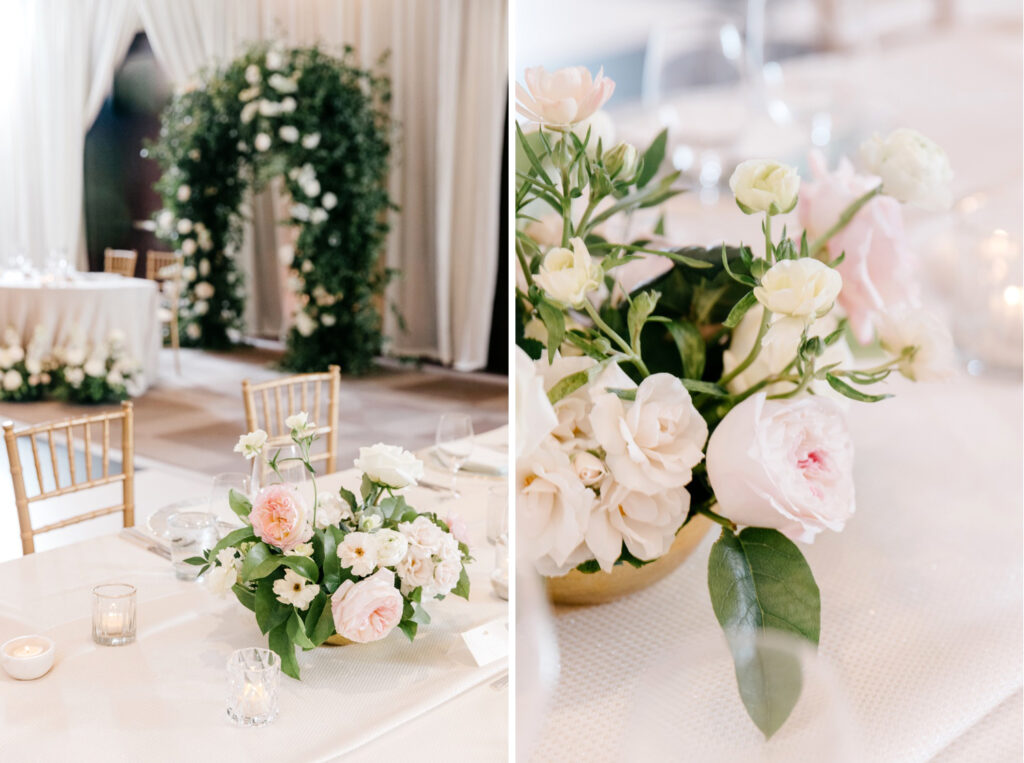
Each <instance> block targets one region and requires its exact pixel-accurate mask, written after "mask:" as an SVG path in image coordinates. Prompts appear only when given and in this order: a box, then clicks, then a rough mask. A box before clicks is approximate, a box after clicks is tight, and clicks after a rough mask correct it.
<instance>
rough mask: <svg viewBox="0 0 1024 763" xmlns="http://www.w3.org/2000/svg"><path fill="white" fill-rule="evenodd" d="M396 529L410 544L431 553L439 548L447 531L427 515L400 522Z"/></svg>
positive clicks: (435, 552)
mask: <svg viewBox="0 0 1024 763" xmlns="http://www.w3.org/2000/svg"><path fill="white" fill-rule="evenodd" d="M398 531H399V532H400V533H401V534H402V535H404V536H405V539H406V540H407V541H408V542H409V545H411V546H417V547H419V548H422V549H423V550H424V551H428V552H430V553H431V554H437V553H438V552H439V551H440V550H441V545H442V544H443V543H444V538H445V536H446V535H448V533H446V532H445V531H444V530H442V529H441V528H440V527H438V526H437V525H435V524H434V523H433V522H432V521H430V519H429V518H428V517H423V516H420V517H416V519H414V520H413V521H412V522H402V523H400V524H399V525H398Z"/></svg>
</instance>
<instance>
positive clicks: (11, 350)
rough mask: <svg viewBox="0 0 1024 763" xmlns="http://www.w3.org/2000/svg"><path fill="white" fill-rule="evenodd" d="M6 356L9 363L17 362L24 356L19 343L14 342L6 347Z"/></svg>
mask: <svg viewBox="0 0 1024 763" xmlns="http://www.w3.org/2000/svg"><path fill="white" fill-rule="evenodd" d="M7 357H8V358H9V359H10V362H11V364H13V363H18V362H20V361H21V360H23V359H24V358H25V351H24V350H23V349H21V346H20V345H17V344H15V345H12V346H11V347H8V348H7Z"/></svg>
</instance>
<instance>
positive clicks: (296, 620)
mask: <svg viewBox="0 0 1024 763" xmlns="http://www.w3.org/2000/svg"><path fill="white" fill-rule="evenodd" d="M291 610H292V613H291V614H290V615H289V616H288V625H287V628H286V630H287V632H288V638H290V639H291V640H292V643H293V644H295V646H297V647H299V648H301V649H314V648H316V644H314V643H313V642H312V641H310V640H309V636H307V635H306V626H305V625H304V624H303V622H302V618H301V617H299V612H298V610H297V609H295V607H292V608H291Z"/></svg>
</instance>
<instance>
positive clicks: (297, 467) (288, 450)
mask: <svg viewBox="0 0 1024 763" xmlns="http://www.w3.org/2000/svg"><path fill="white" fill-rule="evenodd" d="M278 442H279V443H280V444H277V445H275V444H274V442H268V443H267V445H266V447H265V448H264V449H263V453H262V454H261V455H259V456H256V458H254V459H253V460H252V476H251V477H250V478H249V489H250V490H251V491H252V492H253V493H256V492H257V491H258V490H260V489H261V488H265V487H266V486H267V485H273V484H274V483H276V482H283V483H285V484H290V485H301V484H302V483H303V482H306V481H307V480H309V472H308V471H306V467H305V466H304V465H303V463H302V461H300V460H299V458H300V456H301V455H302V449H301V448H299V446H298V445H296V444H295V443H293V442H292V441H291V440H288V441H286V442H282V441H278ZM275 454H276V457H277V471H278V472H279V473H280V474H281V476H280V477H278V476H277V474H275V473H274V471H273V469H271V468H270V466H269V465H268V461H267V460H268V458H274V457H275Z"/></svg>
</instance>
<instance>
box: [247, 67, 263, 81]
mask: <svg viewBox="0 0 1024 763" xmlns="http://www.w3.org/2000/svg"><path fill="white" fill-rule="evenodd" d="M261 79H263V73H262V72H261V71H260V67H258V66H257V65H256V64H249V65H248V66H247V67H245V81H246V82H248V83H249V84H250V85H255V84H257V83H258V82H259V81H260V80H261Z"/></svg>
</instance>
